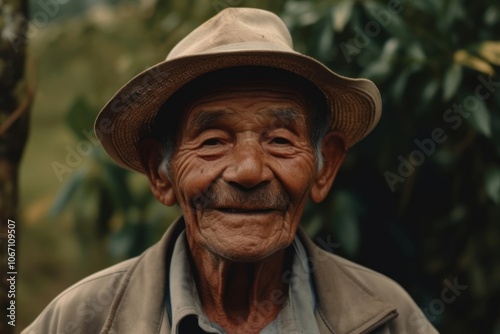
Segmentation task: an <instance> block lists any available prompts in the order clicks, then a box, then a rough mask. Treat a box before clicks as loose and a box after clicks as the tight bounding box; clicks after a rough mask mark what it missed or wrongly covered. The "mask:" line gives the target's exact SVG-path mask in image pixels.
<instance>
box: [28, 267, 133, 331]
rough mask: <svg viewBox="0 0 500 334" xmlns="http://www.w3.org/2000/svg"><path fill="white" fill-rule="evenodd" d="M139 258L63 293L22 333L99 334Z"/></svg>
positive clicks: (94, 275) (108, 269) (103, 272)
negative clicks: (118, 293) (125, 278)
mask: <svg viewBox="0 0 500 334" xmlns="http://www.w3.org/2000/svg"><path fill="white" fill-rule="evenodd" d="M136 262H137V258H133V259H129V260H126V261H123V262H120V263H118V264H116V265H114V266H111V267H109V268H106V269H104V270H101V271H99V272H97V273H95V274H92V275H90V276H88V277H86V278H84V279H82V280H81V281H79V282H77V283H75V284H73V285H72V286H70V287H69V288H67V289H66V290H65V291H63V292H61V293H60V294H59V295H58V296H57V297H56V298H55V299H54V300H53V301H52V302H51V303H50V304H49V305H48V306H47V307H46V308H45V309H44V310H43V311H42V313H41V314H40V315H39V316H38V317H37V318H36V319H35V321H33V323H32V324H31V325H30V326H28V327H27V328H26V329H24V330H23V331H22V334H44V333H58V334H65V333H99V332H100V329H101V328H102V327H103V325H104V322H105V320H106V317H107V314H108V312H109V309H110V307H111V304H112V302H113V299H114V298H115V295H116V292H117V290H118V288H119V286H120V285H121V284H122V281H123V280H124V277H125V274H126V273H127V272H128V271H129V269H130V268H131V267H133V266H134V264H135V263H136Z"/></svg>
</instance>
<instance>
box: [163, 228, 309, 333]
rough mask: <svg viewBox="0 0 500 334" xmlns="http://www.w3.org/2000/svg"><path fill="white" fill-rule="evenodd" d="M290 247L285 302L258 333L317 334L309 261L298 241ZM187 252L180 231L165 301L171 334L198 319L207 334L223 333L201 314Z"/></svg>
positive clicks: (184, 240) (296, 239) (185, 241)
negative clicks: (290, 260) (183, 322)
mask: <svg viewBox="0 0 500 334" xmlns="http://www.w3.org/2000/svg"><path fill="white" fill-rule="evenodd" d="M292 247H293V251H294V258H293V264H292V267H291V268H290V269H288V270H287V271H286V272H285V273H283V276H282V279H283V280H284V281H285V282H286V283H288V284H289V289H288V296H287V299H286V301H285V304H284V305H283V308H282V310H281V312H280V313H279V314H278V317H277V318H276V319H275V320H274V321H272V322H271V323H270V324H268V325H267V326H266V327H265V328H264V329H263V330H262V331H261V333H264V334H275V333H311V334H314V333H319V330H318V327H317V324H316V320H315V316H314V311H315V308H316V296H315V292H314V288H313V284H312V279H311V275H310V273H311V270H310V267H309V262H308V261H309V258H308V257H307V254H306V251H305V249H304V247H303V245H302V243H301V242H300V240H299V238H297V237H295V239H294V241H293V243H292ZM188 252H189V249H188V246H187V240H186V234H185V231H183V232H182V233H181V234H180V235H179V237H178V238H177V240H176V242H175V246H174V250H173V254H172V260H171V263H170V274H169V275H170V300H167V302H166V303H167V305H166V307H167V310H168V312H169V318H170V319H171V323H172V332H171V333H172V334H178V333H179V331H178V328H179V325H180V323H181V322H182V321H186V320H187V319H188V317H190V316H195V317H197V320H198V326H199V327H200V329H202V330H203V331H205V332H206V333H224V331H223V329H222V328H221V327H220V326H219V325H217V324H215V323H213V322H211V321H210V320H209V319H208V317H207V316H206V315H205V312H204V311H203V308H202V306H201V302H200V298H199V295H198V290H197V288H196V284H195V281H194V277H193V273H192V271H191V266H190V261H189V254H188ZM191 320H192V318H191Z"/></svg>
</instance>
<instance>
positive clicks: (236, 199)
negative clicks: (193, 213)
mask: <svg viewBox="0 0 500 334" xmlns="http://www.w3.org/2000/svg"><path fill="white" fill-rule="evenodd" d="M192 203H193V206H194V207H195V208H196V209H215V208H244V209H245V208H246V209H273V210H283V211H284V210H285V209H286V208H287V207H288V203H290V197H289V196H288V194H287V193H286V191H284V190H283V189H281V188H278V189H272V188H271V187H268V186H266V187H258V188H255V189H243V188H238V187H235V186H231V185H227V186H226V185H224V186H223V185H220V184H219V183H214V184H212V185H211V186H210V187H208V188H207V189H206V190H205V191H204V192H203V194H200V195H198V196H195V197H194V198H193V200H192Z"/></svg>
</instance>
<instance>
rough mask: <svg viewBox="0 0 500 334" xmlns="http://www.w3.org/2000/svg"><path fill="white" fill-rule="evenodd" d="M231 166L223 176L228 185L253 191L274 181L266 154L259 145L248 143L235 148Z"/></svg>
mask: <svg viewBox="0 0 500 334" xmlns="http://www.w3.org/2000/svg"><path fill="white" fill-rule="evenodd" d="M230 164H231V165H229V166H228V167H227V168H226V170H225V171H224V174H223V179H224V181H226V182H227V183H230V184H233V185H238V186H240V187H243V188H246V189H252V188H254V187H257V186H259V185H262V184H266V183H268V182H270V181H271V180H272V176H273V174H272V171H271V169H270V168H269V166H268V165H267V163H266V154H265V152H264V151H263V149H262V148H261V147H260V145H259V144H258V143H255V142H253V143H251V142H246V143H244V144H241V145H238V146H237V147H235V148H234V149H233V153H232V159H231V162H230Z"/></svg>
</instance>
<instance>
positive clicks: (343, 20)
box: [332, 0, 354, 32]
mask: <svg viewBox="0 0 500 334" xmlns="http://www.w3.org/2000/svg"><path fill="white" fill-rule="evenodd" d="M353 5H354V1H351V0H344V1H341V2H339V3H337V4H336V5H334V6H333V8H332V18H333V29H334V30H335V31H336V32H341V31H343V30H344V28H345V26H346V24H347V22H349V20H350V19H351V14H352V7H353Z"/></svg>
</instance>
